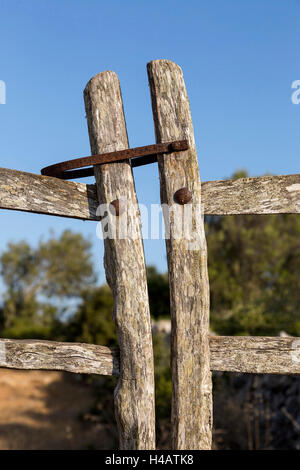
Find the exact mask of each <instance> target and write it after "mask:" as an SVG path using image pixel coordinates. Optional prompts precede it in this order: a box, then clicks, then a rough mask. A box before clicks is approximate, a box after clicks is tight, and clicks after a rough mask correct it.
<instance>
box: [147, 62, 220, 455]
mask: <svg viewBox="0 0 300 470" xmlns="http://www.w3.org/2000/svg"><path fill="white" fill-rule="evenodd" d="M148 76H149V83H150V90H151V99H152V109H153V116H154V124H155V133H156V141H157V142H158V143H160V142H166V141H168V140H173V139H174V140H176V139H187V140H188V141H189V144H190V148H189V150H187V151H185V152H180V153H178V154H176V155H174V156H173V157H172V158H167V157H165V156H159V157H158V165H159V174H160V187H161V202H162V204H167V205H168V206H169V207H170V206H173V205H174V194H175V193H176V191H178V190H179V189H180V188H185V187H186V188H188V189H189V190H190V191H191V193H192V203H193V206H194V207H195V214H194V215H193V223H192V225H194V223H195V222H196V218H197V219H198V231H199V232H200V233H199V232H198V236H197V237H196V239H195V240H194V243H193V244H194V246H193V249H192V250H191V249H190V242H189V241H187V240H186V238H185V237H182V238H181V239H177V238H176V233H175V232H176V227H175V225H176V222H175V218H174V217H172V216H171V217H170V220H168V216H167V217H165V220H166V226H169V227H170V237H169V239H167V240H166V246H167V257H168V267H169V284H170V299H171V321H172V333H171V350H172V365H171V366H172V446H173V449H178V450H180V449H210V448H211V437H212V436H211V427H212V391H211V388H212V384H211V372H210V362H209V361H210V359H209V338H208V331H209V283H208V272H207V249H206V241H205V234H204V224H203V220H202V219H201V183H200V177H199V169H198V161H197V153H196V148H195V142H194V132H193V124H192V118H191V113H190V106H189V101H188V97H187V92H186V88H185V84H184V80H183V75H182V71H181V69H180V67H178V66H177V65H176V64H174V63H172V62H170V61H167V60H158V61H153V62H150V63H149V64H148ZM197 205H198V207H197ZM183 208H184V206H180V205H179V204H178V205H177V210H178V211H179V210H183ZM199 222H200V223H199ZM169 224H170V225H169Z"/></svg>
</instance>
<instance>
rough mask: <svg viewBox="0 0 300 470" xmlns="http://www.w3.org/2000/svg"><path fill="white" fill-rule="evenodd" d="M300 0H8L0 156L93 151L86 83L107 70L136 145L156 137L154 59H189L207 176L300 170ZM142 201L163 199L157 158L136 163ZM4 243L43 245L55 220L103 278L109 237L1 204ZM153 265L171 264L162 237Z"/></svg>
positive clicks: (0, 39)
mask: <svg viewBox="0 0 300 470" xmlns="http://www.w3.org/2000/svg"><path fill="white" fill-rule="evenodd" d="M299 18H300V1H299V0H288V1H283V0H248V1H246V0H226V1H225V0H202V1H201V0H200V1H196V0H186V1H182V0H181V1H179V0H151V1H150V0H148V1H146V0H145V1H143V0H139V1H137V0H134V1H133V0H122V1H116V0H111V1H107V0H106V1H101V0H1V4H0V45H1V46H0V51H1V52H0V80H4V81H5V82H6V86H7V104H5V105H0V122H1V139H0V157H1V162H0V166H2V167H7V168H15V169H18V170H23V171H28V172H33V173H39V171H40V169H41V168H42V167H43V166H46V165H49V164H51V163H56V162H57V161H61V160H66V159H71V158H75V157H77V156H85V155H89V154H90V148H89V140H88V133H87V127H86V119H85V112H84V105H83V98H82V91H83V89H84V87H85V85H86V83H87V82H88V80H89V79H90V78H91V77H92V76H93V75H95V74H96V73H98V72H101V71H103V70H107V69H110V70H114V71H115V72H117V74H118V75H119V78H120V81H121V87H122V93H123V99H124V105H125V113H126V119H127V126H128V132H129V138H130V145H131V146H133V147H134V146H138V145H146V144H150V143H154V132H153V123H152V114H151V105H150V97H149V90H148V83H147V74H146V63H147V62H148V61H150V60H152V59H160V58H164V59H170V60H173V61H175V62H177V63H178V64H179V65H180V66H181V67H182V69H183V72H184V76H185V81H186V84H187V88H188V93H189V98H190V101H191V107H192V115H193V121H194V127H195V136H196V142H197V148H198V158H199V164H200V174H201V178H202V180H203V181H205V180H213V179H222V178H224V177H228V176H230V175H231V174H232V173H233V172H234V171H235V170H236V169H238V168H246V169H248V171H249V174H250V175H251V176H254V175H262V174H264V173H266V172H270V173H273V174H288V173H297V172H299V154H300V139H299V136H300V105H294V104H292V102H291V94H292V90H291V83H292V82H293V81H294V80H297V79H300V62H299V39H300V37H299V36H300V30H299ZM135 178H136V186H137V191H138V197H139V200H140V202H143V203H146V204H149V203H151V202H154V203H157V202H159V186H158V173H157V169H156V168H155V165H152V166H147V167H142V168H140V169H136V170H135ZM0 217H1V219H0V221H1V222H0V228H1V230H0V250H3V249H4V248H5V246H6V244H7V242H8V241H9V240H14V241H18V240H20V239H22V238H23V239H26V240H28V241H30V242H32V243H36V242H37V241H38V240H39V238H40V237H42V236H44V237H47V235H48V234H49V229H50V228H52V229H54V230H55V232H56V233H57V234H59V233H60V232H61V231H62V230H64V229H65V228H71V229H73V230H76V231H80V232H82V233H83V234H85V235H87V236H89V238H90V240H91V241H92V242H93V252H94V255H95V259H96V262H97V268H98V272H99V275H100V281H103V280H104V271H103V266H102V258H103V247H102V242H101V241H99V240H97V238H96V235H95V224H94V223H91V222H80V221H72V220H68V219H59V218H54V217H47V216H39V215H29V214H22V213H18V212H8V211H1V212H0ZM145 249H146V259H147V263H148V264H150V263H151V264H156V265H157V266H158V268H159V269H160V270H165V269H166V257H165V248H164V242H163V241H147V242H146V243H145Z"/></svg>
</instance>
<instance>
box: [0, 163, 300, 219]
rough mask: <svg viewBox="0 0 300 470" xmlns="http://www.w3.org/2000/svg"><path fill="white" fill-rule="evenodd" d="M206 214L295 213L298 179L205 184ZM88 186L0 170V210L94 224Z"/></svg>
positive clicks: (92, 191)
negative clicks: (51, 216) (87, 221)
mask: <svg viewBox="0 0 300 470" xmlns="http://www.w3.org/2000/svg"><path fill="white" fill-rule="evenodd" d="M201 194H202V204H203V210H204V213H205V214H207V215H236V214H240V215H242V214H284V213H286V214H300V175H284V176H263V177H259V178H242V179H239V180H235V181H234V180H223V181H206V182H204V183H202V185H201ZM97 206H98V196H97V190H96V186H95V185H94V184H88V185H86V184H83V183H75V182H66V181H62V180H59V179H57V178H51V177H48V176H40V175H35V174H33V173H24V172H22V171H16V170H9V169H7V168H0V208H1V209H10V210H19V211H24V212H32V213H37V214H48V215H54V216H60V217H71V218H73V219H82V220H99V217H98V216H97V214H96V211H97Z"/></svg>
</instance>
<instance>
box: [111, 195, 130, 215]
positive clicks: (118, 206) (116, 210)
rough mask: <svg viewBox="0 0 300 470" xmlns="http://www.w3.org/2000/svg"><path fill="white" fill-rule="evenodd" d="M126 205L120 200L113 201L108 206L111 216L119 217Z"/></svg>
mask: <svg viewBox="0 0 300 470" xmlns="http://www.w3.org/2000/svg"><path fill="white" fill-rule="evenodd" d="M125 208H126V205H125V202H124V201H123V200H120V199H115V200H114V201H112V202H111V203H110V204H109V210H110V213H111V214H112V215H115V216H116V217H119V215H122V214H123V213H124V211H125Z"/></svg>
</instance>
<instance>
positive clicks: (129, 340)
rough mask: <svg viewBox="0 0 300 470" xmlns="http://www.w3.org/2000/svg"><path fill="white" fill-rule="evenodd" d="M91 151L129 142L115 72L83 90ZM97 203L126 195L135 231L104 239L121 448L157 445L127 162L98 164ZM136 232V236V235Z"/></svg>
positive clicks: (144, 291)
mask: <svg viewBox="0 0 300 470" xmlns="http://www.w3.org/2000/svg"><path fill="white" fill-rule="evenodd" d="M84 99H85V106H86V114H87V120H88V127H89V136H90V143H91V151H92V153H93V154H97V153H104V152H112V151H116V150H122V149H126V148H128V147H129V145H128V138H127V131H126V124H125V118H124V113H123V104H122V97H121V91H120V84H119V80H118V77H117V75H116V74H115V73H114V72H110V71H108V72H103V73H100V74H99V75H96V76H95V77H94V78H92V79H91V80H90V82H89V83H88V84H87V86H86V89H85V92H84ZM94 171H95V177H96V184H97V188H98V194H99V203H101V204H105V203H110V202H112V201H114V200H115V199H122V198H126V200H127V211H125V213H124V214H122V215H120V217H115V216H114V215H112V214H111V213H110V212H108V217H109V224H110V226H113V225H114V224H117V225H118V224H119V223H120V224H122V220H123V221H124V219H123V218H124V217H127V219H126V229H127V230H128V234H132V235H133V236H132V237H125V238H124V239H121V238H120V239H113V238H106V239H105V259H104V264H105V270H106V277H107V282H108V284H109V285H110V287H111V288H112V291H113V294H114V302H115V304H114V320H115V323H116V327H117V335H118V341H119V346H120V357H121V364H120V379H119V382H118V386H117V388H116V390H115V408H116V417H117V423H118V429H119V438H120V447H121V449H128V450H132V449H154V448H155V410H154V365H153V348H152V332H151V321H150V310H149V301H148V288H147V278H146V268H145V259H144V249H143V242H142V235H141V223H140V214H139V210H138V209H137V198H136V193H135V187H134V180H133V174H132V170H131V167H130V165H129V163H128V162H121V163H113V164H105V165H97V166H95V167H94ZM134 234H135V236H134Z"/></svg>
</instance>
